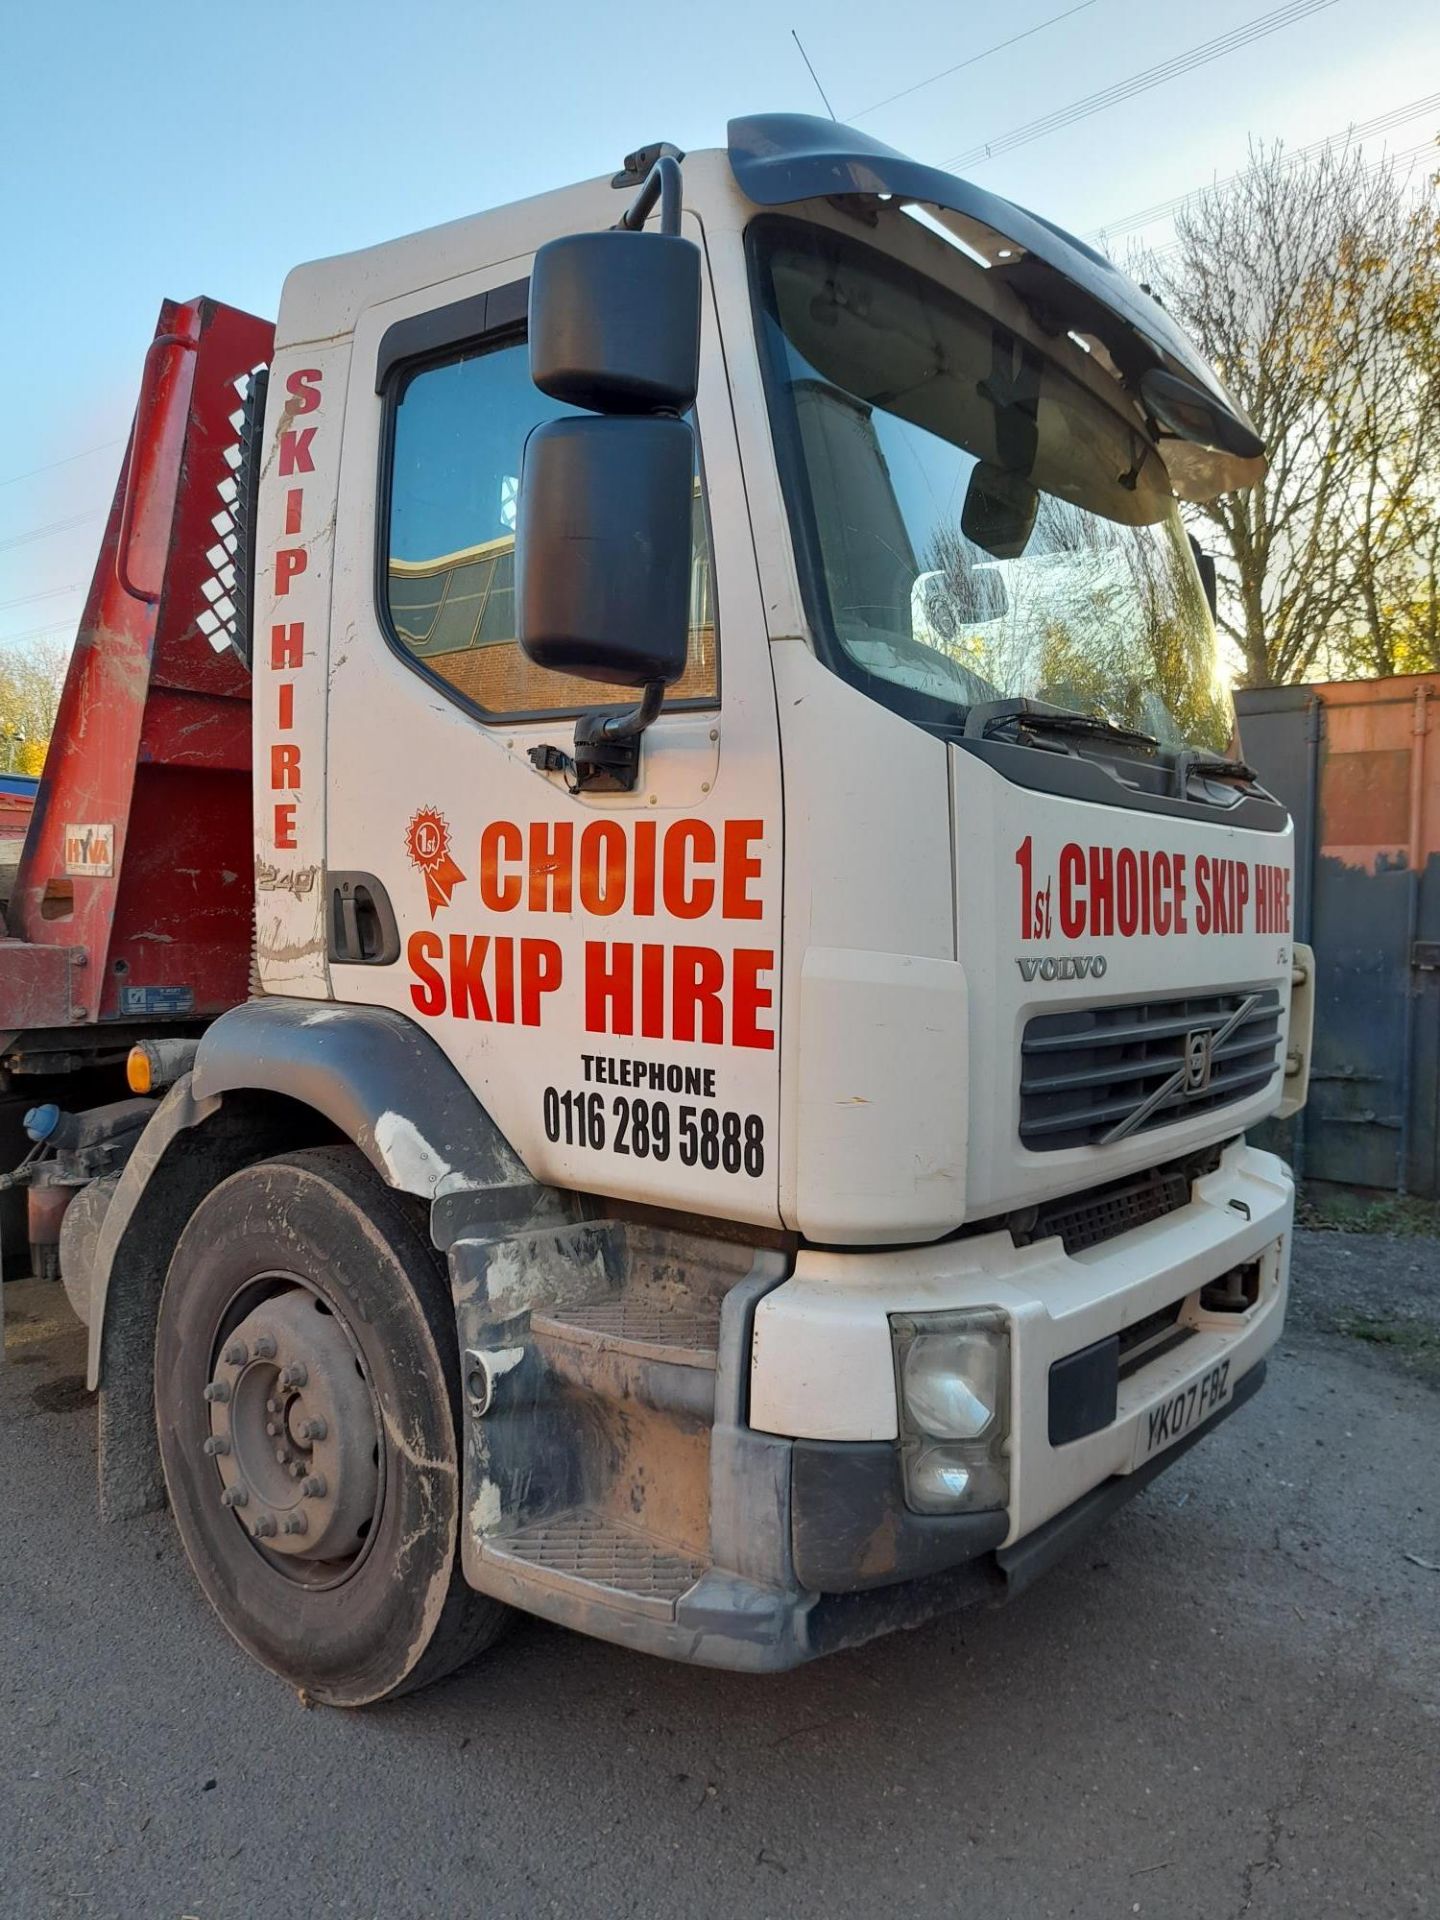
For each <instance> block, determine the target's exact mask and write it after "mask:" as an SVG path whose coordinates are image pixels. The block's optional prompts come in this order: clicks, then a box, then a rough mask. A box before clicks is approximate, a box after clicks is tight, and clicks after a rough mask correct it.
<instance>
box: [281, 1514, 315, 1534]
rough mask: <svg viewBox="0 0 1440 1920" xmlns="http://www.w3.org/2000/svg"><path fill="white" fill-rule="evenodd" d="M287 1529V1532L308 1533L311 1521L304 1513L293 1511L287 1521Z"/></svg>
mask: <svg viewBox="0 0 1440 1920" xmlns="http://www.w3.org/2000/svg"><path fill="white" fill-rule="evenodd" d="M285 1531H286V1533H308V1532H309V1531H310V1522H309V1521H308V1520H307V1519H306V1518H305V1516H304V1514H303V1513H292V1514H291V1515H290V1517H289V1519H287V1520H286V1522H285Z"/></svg>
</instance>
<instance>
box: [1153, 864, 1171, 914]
mask: <svg viewBox="0 0 1440 1920" xmlns="http://www.w3.org/2000/svg"><path fill="white" fill-rule="evenodd" d="M1150 901H1151V907H1150V917H1151V919H1152V920H1153V921H1154V924H1155V931H1156V933H1169V931H1170V856H1169V854H1168V853H1157V854H1156V856H1155V858H1154V860H1152V861H1151V863H1150Z"/></svg>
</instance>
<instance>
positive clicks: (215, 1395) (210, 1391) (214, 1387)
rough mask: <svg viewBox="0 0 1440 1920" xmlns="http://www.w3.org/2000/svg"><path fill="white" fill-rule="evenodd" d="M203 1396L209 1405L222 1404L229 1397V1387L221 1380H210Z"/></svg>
mask: <svg viewBox="0 0 1440 1920" xmlns="http://www.w3.org/2000/svg"><path fill="white" fill-rule="evenodd" d="M205 1398H206V1399H207V1400H208V1401H209V1402H210V1404H211V1406H222V1407H223V1406H224V1404H225V1402H226V1401H227V1400H228V1399H229V1398H230V1389H229V1387H228V1386H227V1385H226V1383H225V1382H224V1381H223V1380H212V1381H211V1382H210V1384H209V1386H208V1387H206V1389H205Z"/></svg>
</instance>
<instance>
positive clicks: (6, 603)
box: [0, 582, 83, 613]
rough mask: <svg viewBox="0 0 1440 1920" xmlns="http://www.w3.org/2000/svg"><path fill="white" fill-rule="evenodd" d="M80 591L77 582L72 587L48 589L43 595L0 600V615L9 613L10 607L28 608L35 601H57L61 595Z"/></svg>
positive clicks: (27, 594) (26, 594) (37, 594)
mask: <svg viewBox="0 0 1440 1920" xmlns="http://www.w3.org/2000/svg"><path fill="white" fill-rule="evenodd" d="M82 591H83V589H82V588H81V586H80V585H79V583H78V582H77V583H76V584H75V585H74V586H72V587H50V588H48V589H47V590H46V591H45V592H44V593H22V594H21V596H20V598H19V599H18V600H0V613H9V611H10V609H11V608H12V607H28V606H29V605H30V604H31V602H32V601H35V600H58V599H59V598H60V596H61V595H62V594H65V593H80V592H82Z"/></svg>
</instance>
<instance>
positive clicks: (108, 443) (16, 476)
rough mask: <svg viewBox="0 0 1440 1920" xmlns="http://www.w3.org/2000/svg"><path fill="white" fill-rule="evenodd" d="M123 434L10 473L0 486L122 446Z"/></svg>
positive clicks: (32, 477)
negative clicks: (40, 464) (95, 445)
mask: <svg viewBox="0 0 1440 1920" xmlns="http://www.w3.org/2000/svg"><path fill="white" fill-rule="evenodd" d="M124 443H125V436H124V434H123V433H122V434H121V435H120V437H119V439H117V440H102V441H101V442H100V444H99V446H98V447H84V448H82V449H81V451H80V452H79V453H67V454H66V456H65V458H64V459H63V460H51V461H49V462H48V463H47V464H46V465H45V466H43V467H29V468H27V469H26V471H25V472H24V473H12V474H11V475H10V477H9V478H8V479H7V480H0V487H13V486H14V485H15V483H16V481H17V480H33V479H34V478H35V476H36V474H37V473H53V472H54V471H55V469H56V467H68V466H70V465H71V464H72V463H73V462H74V461H76V460H88V459H89V458H90V456H91V454H92V453H106V452H108V451H109V449H110V448H111V447H119V446H123V445H124Z"/></svg>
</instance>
